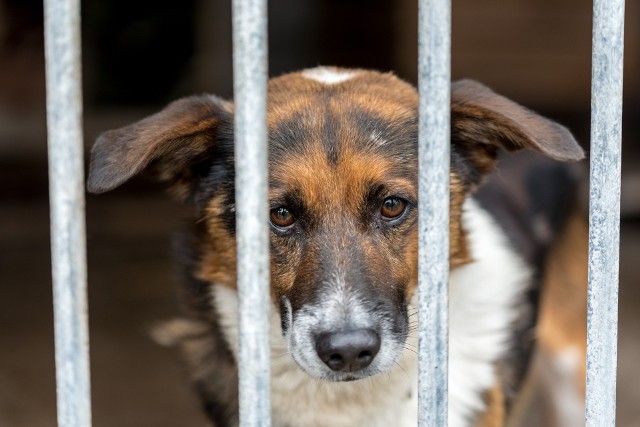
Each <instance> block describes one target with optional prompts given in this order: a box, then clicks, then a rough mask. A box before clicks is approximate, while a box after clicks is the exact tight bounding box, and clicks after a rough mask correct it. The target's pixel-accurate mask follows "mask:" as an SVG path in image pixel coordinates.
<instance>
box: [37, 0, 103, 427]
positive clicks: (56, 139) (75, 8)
mask: <svg viewBox="0 0 640 427" xmlns="http://www.w3.org/2000/svg"><path fill="white" fill-rule="evenodd" d="M44 6H45V57H46V78H47V127H48V144H49V194H50V204H51V262H52V273H53V304H54V329H55V354H56V390H57V402H58V426H60V427H88V426H90V425H91V391H90V379H89V338H88V337H89V332H88V322H87V290H86V283H87V273H86V245H85V218H84V166H83V143H82V75H81V65H80V2H79V0H46V1H45V2H44Z"/></svg>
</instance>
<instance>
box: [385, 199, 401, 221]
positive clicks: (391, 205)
mask: <svg viewBox="0 0 640 427" xmlns="http://www.w3.org/2000/svg"><path fill="white" fill-rule="evenodd" d="M406 207H407V202H406V201H404V200H402V199H401V198H399V197H387V198H386V199H384V201H383V202H382V207H381V208H380V213H381V214H382V216H383V217H384V219H395V218H397V217H399V216H400V215H402V213H403V212H404V210H405V209H406Z"/></svg>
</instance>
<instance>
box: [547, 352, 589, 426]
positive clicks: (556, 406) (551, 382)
mask: <svg viewBox="0 0 640 427" xmlns="http://www.w3.org/2000/svg"><path fill="white" fill-rule="evenodd" d="M545 361H546V362H547V363H546V366H545V368H544V369H543V370H542V373H541V374H542V375H544V379H545V389H546V391H547V393H549V401H550V402H551V405H552V407H553V415H554V417H555V420H554V421H555V423H556V424H555V425H558V426H562V427H580V426H583V425H584V411H585V406H584V405H585V401H584V394H583V392H582V390H580V389H579V388H578V384H579V382H578V381H579V376H580V373H579V369H580V368H579V367H580V365H581V364H582V363H584V359H583V355H582V352H581V351H580V350H579V349H578V348H576V347H568V348H565V349H563V350H562V351H561V352H559V353H557V354H551V355H548V356H546V357H545Z"/></svg>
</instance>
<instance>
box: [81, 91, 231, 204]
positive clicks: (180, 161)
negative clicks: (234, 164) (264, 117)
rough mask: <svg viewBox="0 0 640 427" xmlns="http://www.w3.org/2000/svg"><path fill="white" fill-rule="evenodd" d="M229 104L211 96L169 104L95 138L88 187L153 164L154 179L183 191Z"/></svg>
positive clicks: (110, 183)
mask: <svg viewBox="0 0 640 427" xmlns="http://www.w3.org/2000/svg"><path fill="white" fill-rule="evenodd" d="M232 117H233V104H231V103H230V102H227V101H224V100H222V99H220V98H217V97H215V96H212V95H202V96H191V97H188V98H183V99H179V100H177V101H174V102H172V103H171V104H169V105H168V106H167V107H166V108H165V109H164V110H162V111H160V112H159V113H156V114H154V115H152V116H149V117H147V118H145V119H143V120H140V121H139V122H136V123H133V124H131V125H129V126H125V127H123V128H120V129H115V130H110V131H107V132H105V133H103V134H102V135H100V136H99V137H98V139H97V140H96V143H95V144H94V146H93V149H92V150H91V163H90V167H89V177H88V179H87V189H88V190H89V191H90V192H92V193H103V192H105V191H109V190H112V189H114V188H115V187H117V186H119V185H120V184H123V183H124V182H126V181H127V180H129V179H130V178H131V177H133V176H134V175H136V174H137V173H139V172H141V171H142V170H144V169H146V168H147V167H148V166H150V165H153V167H154V169H155V170H157V172H158V174H159V178H160V180H162V181H165V182H167V183H168V184H169V185H170V187H173V190H174V191H173V192H174V193H178V196H179V197H180V196H181V193H184V191H185V185H181V184H187V185H188V184H190V183H191V181H192V180H193V179H194V178H195V176H194V175H196V174H197V173H198V167H199V166H200V167H202V165H203V164H204V163H207V162H208V160H210V159H209V157H210V156H211V152H212V151H213V150H214V149H215V146H216V141H217V139H218V136H219V135H218V134H219V131H220V125H221V123H223V122H225V123H230V122H231V121H232V120H233V118H232Z"/></svg>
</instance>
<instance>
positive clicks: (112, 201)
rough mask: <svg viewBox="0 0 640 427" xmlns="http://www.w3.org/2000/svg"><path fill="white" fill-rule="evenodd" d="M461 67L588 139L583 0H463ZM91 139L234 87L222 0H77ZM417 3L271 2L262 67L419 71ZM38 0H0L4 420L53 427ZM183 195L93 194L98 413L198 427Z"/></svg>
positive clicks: (639, 123)
mask: <svg viewBox="0 0 640 427" xmlns="http://www.w3.org/2000/svg"><path fill="white" fill-rule="evenodd" d="M453 3H454V5H453V52H452V61H453V76H454V78H456V79H457V78H462V77H470V78H474V79H477V80H480V81H482V82H484V83H485V84H487V85H489V86H491V87H493V88H494V89H495V90H496V91H498V92H500V93H503V94H505V95H507V96H509V97H510V98H512V99H515V100H516V101H518V102H520V103H522V104H524V105H527V106H529V107H531V108H533V109H536V110H538V111H540V112H541V113H543V114H545V115H547V116H549V117H552V118H554V119H556V120H558V121H560V122H562V123H564V124H566V125H568V126H569V127H570V128H571V129H572V131H573V132H574V133H575V135H576V136H577V138H578V139H579V140H580V141H581V143H582V144H583V146H584V147H585V148H588V140H589V139H588V137H589V107H590V94H589V92H590V73H591V66H590V49H591V9H590V8H591V4H590V2H584V1H579V0H512V1H509V2H505V1H500V0H454V2H453ZM82 7H83V62H84V70H83V73H84V101H85V107H84V108H85V132H86V145H87V152H88V147H90V145H91V143H92V142H93V140H94V139H95V137H96V135H97V134H98V133H99V132H100V131H103V130H106V129H110V128H113V127H119V126H122V125H124V124H127V123H129V122H131V121H134V120H137V119H140V118H142V117H144V116H145V115H147V114H149V113H151V112H153V111H154V110H157V109H159V108H161V106H162V105H163V104H165V103H167V102H169V101H170V100H172V99H175V98H177V97H180V96H183V95H188V94H193V93H201V92H212V93H215V94H218V95H221V96H224V97H231V96H232V87H231V82H232V73H231V24H230V22H231V11H230V0H225V1H221V0H210V1H203V0H180V1H177V0H153V1H152V0H134V1H127V2H124V1H116V0H92V1H83V2H82ZM416 26H417V1H416V0H411V1H409V0H396V1H392V0H387V1H382V0H316V1H312V0H307V1H305V0H272V1H270V4H269V54H270V55H269V69H270V73H271V75H278V74H281V73H284V72H287V71H292V70H296V69H300V68H304V67H312V66H316V65H319V64H322V65H340V66H355V67H365V68H376V69H381V70H394V71H395V72H396V73H397V74H398V75H399V76H401V77H402V78H405V79H407V80H409V81H411V82H415V78H416V51H417V43H416V32H417V28H416ZM625 27H626V50H625V82H624V85H625V92H624V102H625V116H624V123H623V153H624V156H623V195H622V215H623V223H622V256H621V258H622V259H621V289H620V304H621V307H620V321H621V324H620V363H619V372H620V375H619V379H618V396H619V399H618V402H619V406H618V408H619V418H618V421H619V422H618V425H619V426H621V427H625V426H628V427H631V426H638V425H640V407H639V406H638V404H637V402H638V401H640V372H639V371H638V368H637V362H638V360H640V338H639V335H638V331H640V313H639V312H638V307H640V287H639V285H640V280H639V279H638V277H640V262H639V261H640V258H639V257H638V254H639V253H640V148H639V147H638V144H637V143H636V140H637V138H638V135H639V134H640V101H639V100H640V97H639V96H638V95H640V79H638V77H637V76H638V75H640V7H639V4H638V3H637V2H627V22H626V24H625ZM43 56H44V55H43V39H42V4H41V3H40V2H39V1H37V0H0V426H3V427H4V426H10V427H14V426H17V427H22V426H30V427H31V426H33V427H40V426H53V425H54V424H55V383H54V370H53V369H54V367H53V331H52V308H51V279H50V260H49V242H48V238H49V222H48V195H47V190H48V187H47V185H48V184H47V166H46V162H47V158H46V123H45V95H44V88H45V86H44V64H43ZM185 214H186V211H185V208H183V207H181V206H177V205H176V204H174V203H173V202H171V201H170V200H169V199H168V198H167V197H166V196H165V195H164V194H163V192H162V190H161V188H160V186H157V185H155V184H153V183H151V182H149V181H147V180H145V179H136V180H134V181H133V182H132V183H130V184H127V185H125V186H124V187H122V188H121V189H119V190H118V191H116V192H114V193H111V194H106V195H102V196H93V195H88V196H87V229H88V262H89V264H88V271H89V298H90V326H91V363H92V366H91V369H92V392H93V405H94V425H95V426H97V427H100V426H105V427H113V426H118V427H119V426H123V427H126V426H185V425H189V426H194V425H205V424H206V422H205V421H204V418H203V417H202V416H201V415H200V411H199V409H198V407H197V406H198V404H197V401H196V399H195V398H193V396H191V394H190V391H189V389H188V386H187V385H186V381H184V379H183V375H182V373H181V371H180V368H179V364H178V363H177V360H176V359H177V358H176V357H175V355H174V354H173V353H172V352H171V351H169V350H165V349H162V348H160V347H158V346H156V345H155V344H153V343H152V342H151V340H150V339H149V338H148V330H149V328H150V327H151V326H152V325H153V324H154V322H156V321H158V320H162V319H165V318H168V317H171V316H172V315H174V314H175V313H176V309H175V303H174V288H173V284H172V274H173V270H172V264H171V261H170V252H171V250H170V236H171V233H172V231H175V230H176V229H178V228H179V227H180V224H181V222H182V221H183V220H182V218H184V217H185Z"/></svg>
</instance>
